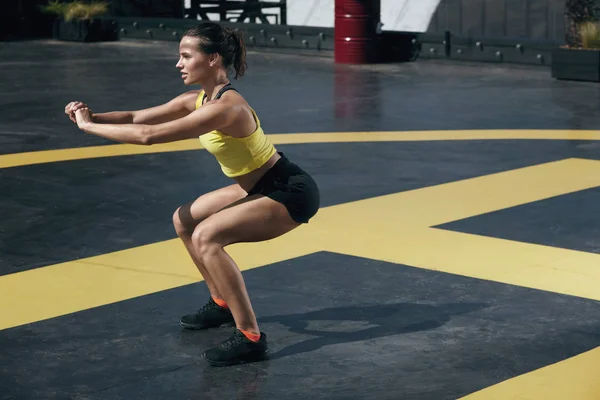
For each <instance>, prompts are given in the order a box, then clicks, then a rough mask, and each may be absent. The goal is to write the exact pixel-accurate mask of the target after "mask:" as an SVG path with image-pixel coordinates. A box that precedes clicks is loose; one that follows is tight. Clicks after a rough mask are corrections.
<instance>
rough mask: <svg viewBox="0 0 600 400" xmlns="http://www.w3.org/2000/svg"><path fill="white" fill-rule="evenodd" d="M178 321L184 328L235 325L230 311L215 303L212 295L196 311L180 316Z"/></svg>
mask: <svg viewBox="0 0 600 400" xmlns="http://www.w3.org/2000/svg"><path fill="white" fill-rule="evenodd" d="M179 323H180V324H181V326H183V327H184V328H186V329H210V328H217V327H219V326H221V325H223V324H232V325H233V326H235V321H234V320H233V314H231V311H230V310H229V309H228V308H224V307H221V306H220V305H218V304H217V303H215V301H214V300H213V299H212V297H211V298H210V300H208V303H206V304H205V305H204V307H202V308H201V309H200V310H198V312H197V313H194V314H188V315H184V316H183V317H181V319H180V320H179Z"/></svg>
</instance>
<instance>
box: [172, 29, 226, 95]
mask: <svg viewBox="0 0 600 400" xmlns="http://www.w3.org/2000/svg"><path fill="white" fill-rule="evenodd" d="M198 43H199V40H198V38H194V37H189V36H184V37H183V38H182V39H181V42H180V43H179V61H178V62H177V65H176V68H177V69H179V70H180V71H181V78H182V79H183V83H184V84H186V85H193V84H198V83H200V82H203V81H206V78H207V77H208V76H210V75H211V74H212V73H214V70H215V65H216V62H217V58H218V56H217V55H216V54H215V55H208V54H204V53H202V52H201V51H200V47H199V45H198Z"/></svg>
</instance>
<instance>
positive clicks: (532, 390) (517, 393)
mask: <svg viewBox="0 0 600 400" xmlns="http://www.w3.org/2000/svg"><path fill="white" fill-rule="evenodd" d="M599 376H600V347H598V348H595V349H594V350H590V351H588V352H585V353H583V354H579V355H577V356H575V357H572V358H569V359H567V360H564V361H561V362H559V363H556V364H553V365H549V366H547V367H544V368H540V369H538V370H536V371H532V372H530V373H527V374H523V375H521V376H518V377H515V378H512V379H509V380H507V381H504V382H502V383H499V384H497V385H494V386H490V387H488V388H486V389H483V390H480V391H478V392H476V393H473V394H470V395H468V396H466V397H463V398H462V399H464V400H508V399H511V400H512V399H518V400H539V399H543V400H566V399H577V400H598V399H600V379H598V377H599Z"/></svg>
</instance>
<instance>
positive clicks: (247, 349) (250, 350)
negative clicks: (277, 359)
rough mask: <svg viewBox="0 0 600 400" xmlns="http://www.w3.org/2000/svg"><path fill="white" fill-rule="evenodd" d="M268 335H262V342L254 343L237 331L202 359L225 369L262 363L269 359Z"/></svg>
mask: <svg viewBox="0 0 600 400" xmlns="http://www.w3.org/2000/svg"><path fill="white" fill-rule="evenodd" d="M267 352H268V349H267V335H266V334H264V333H262V332H261V333H260V340H259V341H258V342H253V341H252V340H250V339H248V338H247V337H246V335H244V334H243V333H242V332H240V330H239V329H236V330H235V332H234V333H233V335H232V336H231V337H230V338H229V339H227V340H225V341H224V342H222V343H221V344H219V345H218V346H217V347H213V348H212V349H208V350H206V351H205V352H204V353H203V354H202V357H204V358H205V359H206V361H208V362H209V363H210V364H211V365H214V366H217V367H225V366H228V365H236V364H244V363H249V362H255V361H261V360H264V359H266V358H267Z"/></svg>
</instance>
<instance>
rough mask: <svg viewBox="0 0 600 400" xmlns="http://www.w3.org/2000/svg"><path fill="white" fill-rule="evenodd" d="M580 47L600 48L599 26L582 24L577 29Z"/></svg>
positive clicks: (591, 23)
mask: <svg viewBox="0 0 600 400" xmlns="http://www.w3.org/2000/svg"><path fill="white" fill-rule="evenodd" d="M579 36H580V37H581V47H582V48H584V49H598V48H600V24H599V23H597V22H584V23H583V24H581V25H580V27H579Z"/></svg>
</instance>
